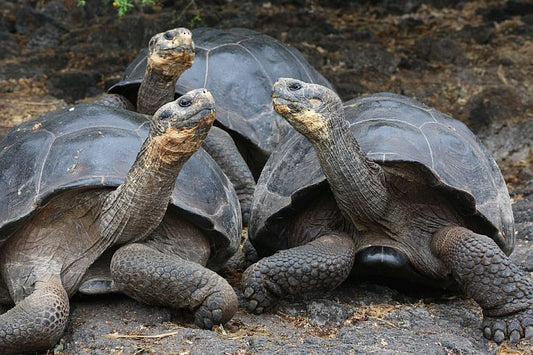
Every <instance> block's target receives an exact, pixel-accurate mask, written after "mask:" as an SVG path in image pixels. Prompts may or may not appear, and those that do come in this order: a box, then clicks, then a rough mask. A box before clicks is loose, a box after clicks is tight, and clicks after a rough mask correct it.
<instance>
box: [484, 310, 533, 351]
mask: <svg viewBox="0 0 533 355" xmlns="http://www.w3.org/2000/svg"><path fill="white" fill-rule="evenodd" d="M481 328H482V329H483V335H485V338H487V339H490V340H493V341H495V342H496V343H498V344H500V343H501V342H502V341H504V340H509V342H511V343H518V342H519V341H520V339H533V309H532V308H529V309H526V310H523V311H520V312H517V313H513V314H511V315H509V316H505V317H490V316H485V317H484V318H483V323H482V325H481Z"/></svg>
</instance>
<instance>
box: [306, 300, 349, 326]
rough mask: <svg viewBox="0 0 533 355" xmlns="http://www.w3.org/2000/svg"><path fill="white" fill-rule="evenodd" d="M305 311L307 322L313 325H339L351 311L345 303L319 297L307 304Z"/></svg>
mask: <svg viewBox="0 0 533 355" xmlns="http://www.w3.org/2000/svg"><path fill="white" fill-rule="evenodd" d="M307 313H308V315H309V323H310V324H311V325H313V326H315V327H323V326H328V327H340V326H341V325H343V323H344V321H345V320H346V319H347V318H348V317H349V316H350V315H351V314H352V313H353V311H352V310H351V309H350V308H349V307H347V306H346V305H345V304H342V303H339V302H334V301H331V300H328V299H319V300H312V301H311V302H309V303H308V304H307Z"/></svg>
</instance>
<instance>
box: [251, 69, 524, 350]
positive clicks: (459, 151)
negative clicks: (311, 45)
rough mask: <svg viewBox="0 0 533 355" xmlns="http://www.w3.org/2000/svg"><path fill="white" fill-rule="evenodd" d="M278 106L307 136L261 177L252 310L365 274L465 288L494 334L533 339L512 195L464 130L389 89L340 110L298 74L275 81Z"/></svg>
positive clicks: (275, 157) (285, 148) (332, 97)
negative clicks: (515, 258)
mask: <svg viewBox="0 0 533 355" xmlns="http://www.w3.org/2000/svg"><path fill="white" fill-rule="evenodd" d="M272 100H273V105H274V107H275V110H276V111H277V112H278V113H280V115H281V116H283V117H284V118H285V119H286V120H287V121H288V122H289V123H290V124H291V125H292V126H293V127H294V128H295V129H296V130H297V131H298V132H300V133H301V135H300V134H298V135H294V136H292V137H291V139H289V140H287V141H286V142H285V143H284V144H282V145H280V146H279V147H278V148H277V150H276V151H275V152H274V153H273V154H272V156H271V157H270V159H269V161H268V162H267V164H266V166H265V168H264V170H263V172H262V174H261V177H260V178H259V180H258V184H257V188H256V193H255V196H254V200H253V204H252V216H251V221H250V228H249V233H250V240H251V242H252V244H253V245H254V246H255V248H256V249H257V252H258V253H259V254H260V256H265V258H263V259H261V260H260V261H258V262H257V263H255V264H253V265H252V266H250V267H249V268H248V269H247V270H246V271H245V272H244V274H243V280H242V284H243V290H244V291H243V292H244V296H245V297H246V298H247V308H248V309H249V310H250V311H253V312H256V313H261V312H263V311H265V310H266V309H267V308H268V307H271V306H272V305H273V304H274V303H275V302H276V300H277V299H278V298H280V297H282V296H283V295H286V294H298V293H301V292H305V291H314V290H322V289H330V288H333V287H336V286H337V285H339V284H340V283H342V282H343V281H344V280H345V279H346V278H347V277H348V276H349V274H350V273H352V272H354V273H359V274H361V273H363V272H367V273H373V274H377V275H381V276H383V277H385V276H388V277H394V278H405V279H406V280H410V281H426V282H428V283H430V284H432V285H433V286H442V287H452V286H454V285H456V286H458V287H460V288H462V289H463V290H464V292H465V293H466V295H467V296H469V297H471V298H473V299H474V300H475V301H476V302H477V303H478V304H479V305H480V306H481V308H482V310H483V317H484V320H483V324H482V328H483V332H484V335H485V336H486V337H487V338H491V339H494V340H495V341H496V342H498V343H499V342H501V341H503V340H504V339H505V338H507V339H510V340H511V341H512V342H516V341H518V340H519V339H520V338H522V337H526V338H529V337H531V336H533V283H532V282H531V278H530V277H529V275H527V274H525V273H524V272H522V271H520V270H519V268H518V267H517V266H516V265H514V264H513V263H512V262H511V261H510V259H509V258H508V256H507V255H508V254H509V253H510V252H511V251H512V249H513V246H514V243H515V236H514V227H513V214H512V210H511V204H510V199H509V194H508V191H507V188H506V185H505V182H504V179H503V177H502V174H501V172H500V170H499V169H498V166H497V165H496V163H495V161H494V160H493V158H492V157H491V156H490V154H489V153H488V151H487V150H486V148H484V147H483V146H482V144H481V143H480V142H479V140H478V139H477V138H476V137H475V136H474V135H473V134H472V133H471V132H470V131H469V130H468V128H467V127H466V126H465V125H464V124H462V123H461V122H459V121H456V120H454V119H452V118H451V117H449V116H446V115H444V114H443V113H440V112H438V111H436V110H434V109H430V108H428V107H426V106H424V105H422V104H420V103H418V102H416V101H413V100H411V99H408V98H406V97H404V96H400V95H395V94H388V93H383V94H376V95H371V96H367V97H364V98H359V99H355V100H351V101H348V102H346V103H345V104H344V107H343V104H342V102H341V100H340V99H339V97H338V96H337V95H336V94H335V93H334V92H333V91H331V90H330V89H328V88H325V87H323V86H320V85H316V84H310V83H304V82H302V81H299V80H295V79H279V80H278V81H277V82H276V83H275V84H274V86H273V89H272ZM506 254H507V255H506Z"/></svg>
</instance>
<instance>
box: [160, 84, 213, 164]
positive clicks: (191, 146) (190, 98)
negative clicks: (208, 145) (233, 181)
mask: <svg viewBox="0 0 533 355" xmlns="http://www.w3.org/2000/svg"><path fill="white" fill-rule="evenodd" d="M214 120H215V100H214V99H213V96H212V95H211V93H210V92H209V91H207V90H206V89H196V90H192V91H189V92H187V93H186V94H185V95H183V96H181V97H179V98H178V99H176V100H175V101H172V102H169V103H167V104H165V105H163V106H162V107H161V108H160V109H159V110H157V111H156V112H155V113H154V116H153V118H152V120H151V127H150V136H151V138H152V139H155V142H156V143H157V144H158V146H159V147H160V148H161V152H162V153H161V154H162V156H161V159H163V160H165V161H169V162H170V161H175V160H179V159H181V158H188V157H189V156H190V155H192V154H193V153H194V152H196V151H197V150H198V148H200V145H201V144H202V142H203V140H204V139H205V138H206V137H207V134H208V133H209V130H210V129H211V126H212V125H213V122H214Z"/></svg>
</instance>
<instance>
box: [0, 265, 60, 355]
mask: <svg viewBox="0 0 533 355" xmlns="http://www.w3.org/2000/svg"><path fill="white" fill-rule="evenodd" d="M68 315H69V299H68V294H67V292H66V291H65V289H64V288H63V285H62V283H61V278H60V277H59V275H53V276H50V277H48V278H46V279H45V280H41V281H37V282H36V283H35V290H34V291H33V293H32V294H30V295H29V296H28V297H26V298H24V299H23V300H22V301H20V302H18V303H17V304H16V305H15V307H13V308H12V309H10V310H9V311H7V312H6V313H4V314H1V315H0V353H1V354H19V353H21V352H23V351H24V352H27V351H38V350H44V349H48V348H50V347H52V346H53V345H54V344H56V343H57V342H58V341H59V339H60V338H61V336H62V335H63V332H64V331H65V327H66V325H67V320H68Z"/></svg>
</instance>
